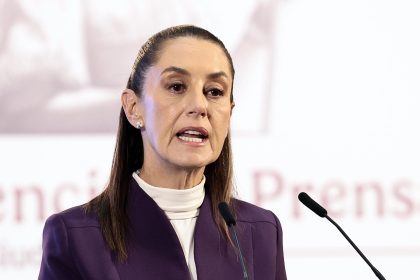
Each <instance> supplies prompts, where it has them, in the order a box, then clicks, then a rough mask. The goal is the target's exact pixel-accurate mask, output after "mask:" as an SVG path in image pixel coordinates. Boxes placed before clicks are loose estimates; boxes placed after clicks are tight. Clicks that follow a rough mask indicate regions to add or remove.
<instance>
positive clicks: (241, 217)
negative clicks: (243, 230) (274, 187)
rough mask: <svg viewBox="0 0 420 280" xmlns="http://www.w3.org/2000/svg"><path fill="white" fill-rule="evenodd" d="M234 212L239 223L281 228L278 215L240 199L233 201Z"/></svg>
mask: <svg viewBox="0 0 420 280" xmlns="http://www.w3.org/2000/svg"><path fill="white" fill-rule="evenodd" d="M233 207H234V211H235V213H236V216H237V221H238V222H242V223H265V224H267V225H272V226H274V227H279V226H280V223H279V220H278V218H277V217H276V215H275V214H274V213H273V212H271V211H269V210H266V209H264V208H261V207H259V206H256V205H254V204H251V203H249V202H245V201H242V200H239V199H234V200H233Z"/></svg>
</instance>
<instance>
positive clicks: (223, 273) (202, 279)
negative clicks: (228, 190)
mask: <svg viewBox="0 0 420 280" xmlns="http://www.w3.org/2000/svg"><path fill="white" fill-rule="evenodd" d="M236 230H237V232H238V238H239V242H240V244H241V248H242V253H243V255H244V259H245V263H246V267H247V271H248V275H249V276H250V279H254V277H253V275H254V271H253V262H252V260H253V250H252V228H251V227H250V226H248V224H246V223H240V224H238V225H237V229H236ZM194 258H195V263H196V267H197V276H198V279H199V280H214V279H229V280H230V279H242V278H243V272H242V268H241V265H240V262H239V257H238V255H237V254H236V252H235V249H234V248H233V247H232V245H231V244H230V243H228V242H226V241H225V239H224V238H223V236H222V234H221V232H220V231H219V229H218V227H217V225H216V223H215V222H214V220H213V215H212V211H211V201H210V198H209V197H208V195H206V198H205V199H204V202H203V204H202V206H201V208H200V215H199V216H198V219H197V223H196V226H195V235H194Z"/></svg>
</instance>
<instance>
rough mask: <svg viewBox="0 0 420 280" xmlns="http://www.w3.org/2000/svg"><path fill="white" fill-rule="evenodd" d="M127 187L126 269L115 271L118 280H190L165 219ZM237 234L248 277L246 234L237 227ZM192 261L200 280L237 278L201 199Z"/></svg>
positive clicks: (231, 254)
mask: <svg viewBox="0 0 420 280" xmlns="http://www.w3.org/2000/svg"><path fill="white" fill-rule="evenodd" d="M129 187H130V189H129V196H128V201H127V216H128V237H127V247H128V248H129V250H128V261H127V263H125V264H118V265H117V269H118V271H119V273H120V276H121V279H131V277H133V275H134V276H139V275H141V276H142V278H143V279H168V277H169V278H170V279H174V280H177V279H179V280H185V279H190V273H189V270H188V266H187V263H186V261H185V256H184V253H183V251H182V247H181V244H180V242H179V239H178V236H177V234H176V232H175V230H174V229H173V227H172V225H171V223H170V221H169V220H168V218H167V217H166V215H165V213H164V212H163V211H162V210H161V209H160V208H159V206H158V205H157V204H156V203H155V202H154V200H153V199H152V198H150V197H149V196H148V195H147V194H146V193H145V192H144V191H143V190H142V189H141V188H140V187H139V186H138V184H137V182H136V181H135V180H134V179H131V181H130V186H129ZM237 230H238V235H239V239H240V242H241V245H242V246H243V247H242V250H243V253H244V257H245V260H246V261H247V263H248V265H247V267H248V273H249V274H250V276H253V271H252V255H253V253H252V232H251V229H250V228H247V227H244V226H241V225H240V224H238V226H237ZM194 259H195V263H196V268H197V276H198V279H200V280H210V279H212V280H214V279H241V278H242V270H241V266H240V264H239V260H238V257H237V255H236V253H235V250H234V249H233V247H232V245H231V244H229V243H228V242H226V241H225V239H224V238H223V237H222V234H221V232H220V231H219V228H218V227H217V225H216V223H215V222H214V220H213V215H212V209H211V200H210V197H209V195H207V194H206V196H205V199H204V201H203V204H202V205H201V208H200V214H199V216H198V218H197V222H196V226H195V232H194ZM250 269H251V271H250Z"/></svg>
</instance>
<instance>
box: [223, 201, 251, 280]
mask: <svg viewBox="0 0 420 280" xmlns="http://www.w3.org/2000/svg"><path fill="white" fill-rule="evenodd" d="M218 208H219V212H220V214H221V215H222V217H223V220H225V222H226V225H227V226H228V227H229V228H231V229H232V231H233V236H234V239H235V243H236V248H237V250H238V253H239V260H240V262H241V266H242V272H243V274H244V279H245V280H248V279H249V278H248V272H247V271H246V266H245V261H244V256H243V255H242V251H241V246H240V245H239V239H238V235H237V233H236V220H235V218H234V217H233V215H232V212H230V209H229V206H228V205H227V203H226V202H220V203H219V205H218Z"/></svg>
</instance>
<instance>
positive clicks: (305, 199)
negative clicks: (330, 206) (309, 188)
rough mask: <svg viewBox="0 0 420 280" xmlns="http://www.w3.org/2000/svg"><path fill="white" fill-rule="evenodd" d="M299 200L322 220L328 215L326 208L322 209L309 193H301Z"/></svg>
mask: <svg viewBox="0 0 420 280" xmlns="http://www.w3.org/2000/svg"><path fill="white" fill-rule="evenodd" d="M298 198H299V200H300V202H302V203H303V204H305V206H306V207H308V208H309V209H311V210H312V211H313V212H314V213H315V214H317V215H318V216H320V217H321V218H324V217H326V216H327V215H328V214H327V210H325V208H324V207H322V206H321V205H319V204H318V203H317V202H316V201H315V200H313V199H312V198H311V197H310V196H309V195H308V194H307V193H305V192H301V193H300V194H299V195H298Z"/></svg>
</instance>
